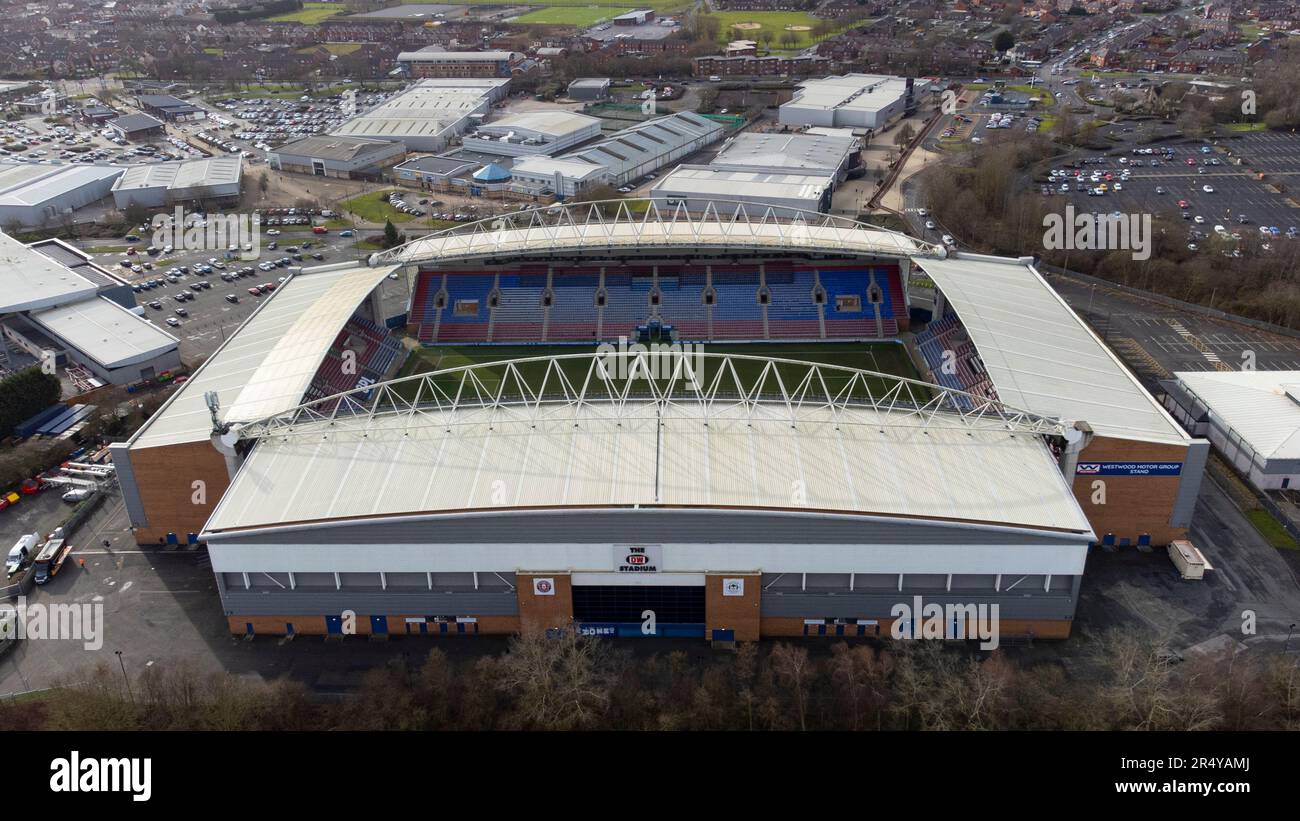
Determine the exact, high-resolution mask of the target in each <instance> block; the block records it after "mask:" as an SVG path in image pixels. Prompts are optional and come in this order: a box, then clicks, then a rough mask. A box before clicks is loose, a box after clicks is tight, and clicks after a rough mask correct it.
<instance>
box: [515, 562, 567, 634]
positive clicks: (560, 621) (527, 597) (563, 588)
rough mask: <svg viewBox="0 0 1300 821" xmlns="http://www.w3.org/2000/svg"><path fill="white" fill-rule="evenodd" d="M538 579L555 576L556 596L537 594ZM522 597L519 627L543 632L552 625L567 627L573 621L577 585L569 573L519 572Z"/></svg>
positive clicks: (520, 595) (520, 598) (521, 629)
mask: <svg viewBox="0 0 1300 821" xmlns="http://www.w3.org/2000/svg"><path fill="white" fill-rule="evenodd" d="M534 579H551V580H552V582H553V583H554V584H555V595H554V596H538V595H536V594H534V593H533V580H534ZM515 582H516V585H517V590H516V592H517V594H518V596H519V630H520V632H523V633H539V632H542V631H545V630H548V629H551V628H567V627H568V626H569V623H570V622H572V621H573V584H572V581H571V580H570V578H569V577H568V575H562V574H559V573H532V574H524V573H519V574H516V576H515Z"/></svg>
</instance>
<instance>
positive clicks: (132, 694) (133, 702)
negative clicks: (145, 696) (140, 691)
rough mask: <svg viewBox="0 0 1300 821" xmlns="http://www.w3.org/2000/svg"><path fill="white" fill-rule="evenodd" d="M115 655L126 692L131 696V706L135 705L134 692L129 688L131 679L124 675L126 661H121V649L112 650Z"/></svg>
mask: <svg viewBox="0 0 1300 821" xmlns="http://www.w3.org/2000/svg"><path fill="white" fill-rule="evenodd" d="M113 652H114V653H115V654H116V655H117V663H118V664H119V665H121V667H122V681H124V682H126V693H127V695H129V696H130V697H131V706H133V707H134V706H135V692H134V691H132V690H131V679H130V678H128V677H127V675H126V662H124V661H122V651H121V650H114V651H113Z"/></svg>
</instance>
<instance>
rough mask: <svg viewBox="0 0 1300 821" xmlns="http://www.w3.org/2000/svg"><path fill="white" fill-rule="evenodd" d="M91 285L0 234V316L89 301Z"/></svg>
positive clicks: (65, 268) (51, 260)
mask: <svg viewBox="0 0 1300 821" xmlns="http://www.w3.org/2000/svg"><path fill="white" fill-rule="evenodd" d="M96 291H97V289H96V287H95V283H93V282H91V281H90V280H88V279H86V278H85V277H83V276H80V275H79V274H76V273H74V272H73V271H71V270H70V269H68V268H67V267H65V266H63V265H60V264H59V263H57V262H55V261H54V260H53V259H51V258H50V257H48V256H46V255H45V254H41V253H38V252H36V251H34V250H32V249H31V248H28V247H27V246H26V245H23V244H22V243H21V242H19V241H18V240H16V239H14V238H13V237H11V236H9V235H8V234H5V233H0V314H7V313H15V312H17V311H33V310H39V309H41V308H48V307H51V306H54V305H59V304H63V303H69V302H76V301H79V300H83V299H89V298H91V297H93V296H94V295H95V293H96Z"/></svg>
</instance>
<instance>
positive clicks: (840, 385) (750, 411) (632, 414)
mask: <svg viewBox="0 0 1300 821" xmlns="http://www.w3.org/2000/svg"><path fill="white" fill-rule="evenodd" d="M666 347H667V348H668V349H667V350H661V351H644V350H631V351H620V349H618V348H614V347H613V346H610V345H606V346H602V348H601V349H599V350H597V351H595V352H587V353H578V354H561V355H554V356H537V357H527V358H522V359H511V360H502V361H496V362H480V363H476V364H472V365H464V366H460V367H457V368H449V369H446V370H441V371H430V372H427V373H422V374H415V375H411V376H405V377H399V378H396V379H390V380H387V381H384V382H379V383H374V384H370V385H366V386H362V387H357V388H353V389H352V390H350V391H345V392H343V393H339V394H334V395H332V396H327V397H324V398H321V399H316V400H313V401H311V402H305V403H302V404H300V405H298V406H297V407H294V408H291V409H289V410H286V411H284V412H282V413H278V414H275V415H273V416H268V417H263V418H260V419H254V420H248V421H246V422H243V423H240V422H238V421H237V420H230V421H234V422H235V424H234V428H235V432H236V436H237V438H238V439H239V440H256V439H262V438H268V437H290V436H320V435H321V434H322V432H328V434H329V435H330V436H331V437H333V436H335V435H337V434H340V433H355V434H359V435H360V436H362V437H364V436H365V435H366V433H367V431H368V430H370V428H371V426H372V425H373V424H374V423H375V421H376V420H378V419H383V420H385V421H388V420H390V419H391V418H392V417H394V416H401V415H404V416H406V417H407V421H406V423H405V425H406V426H407V427H408V428H409V427H417V426H421V425H431V426H432V425H436V426H442V427H445V428H448V429H450V428H452V427H454V426H455V425H457V424H458V423H459V422H458V420H457V412H459V411H464V410H471V409H472V410H475V411H476V412H477V411H481V410H483V409H487V410H489V411H490V412H491V413H492V414H493V418H497V417H498V416H499V418H501V419H502V420H503V421H504V420H510V421H516V422H518V421H525V422H529V423H531V424H533V425H536V424H537V423H538V422H541V421H555V420H556V419H562V420H564V421H566V422H571V423H572V424H573V425H574V426H581V424H582V423H583V421H584V420H585V419H591V418H596V417H599V418H601V419H608V418H609V416H610V412H611V411H612V412H613V414H614V416H615V418H616V419H618V420H632V419H648V418H658V416H659V414H660V413H661V411H662V409H663V408H664V407H665V406H669V405H672V406H678V407H694V408H695V409H696V412H698V414H699V416H700V418H701V419H702V421H703V423H704V424H705V425H707V424H708V422H709V419H710V417H711V416H714V415H718V414H723V413H724V412H725V413H728V414H734V413H735V412H736V411H737V409H739V410H740V411H741V412H743V413H745V414H746V415H747V416H748V417H749V418H751V419H752V418H753V415H754V414H755V413H756V412H760V411H761V412H763V413H764V414H766V415H768V416H770V414H771V413H773V412H775V413H779V414H782V415H783V416H784V417H785V418H788V421H789V423H790V425H791V426H792V427H793V426H797V425H798V424H799V422H800V421H801V419H803V418H804V416H805V415H806V414H807V413H809V412H822V413H826V414H829V415H830V416H831V417H832V418H833V419H834V420H835V422H836V424H841V423H843V424H869V425H873V426H876V427H889V426H895V427H898V426H908V427H923V428H930V427H947V428H964V429H967V430H974V429H982V430H991V429H992V430H1005V431H1008V432H1017V433H1030V434H1037V435H1064V433H1065V430H1066V428H1067V427H1069V426H1070V423H1068V422H1066V421H1063V420H1061V419H1056V418H1052V417H1047V416H1042V415H1039V414H1035V413H1031V412H1029V411H1025V410H1021V409H1018V408H1012V407H1010V406H1008V405H1005V404H1004V403H1002V402H1000V401H998V400H996V399H990V398H987V397H983V396H978V395H975V394H970V393H965V392H963V391H958V390H954V389H951V388H946V387H943V386H941V385H933V384H930V383H927V382H923V381H921V380H917V379H910V378H907V377H901V376H895V375H892V374H885V373H879V372H876V371H868V370H863V369H859V368H852V367H849V366H845V365H827V364H822V363H817V362H807V361H802V360H793V359H782V358H775V357H762V356H749V355H742V354H712V353H707V352H703V351H699V352H696V351H692V350H689V349H688V350H684V351H683V350H682V349H681V347H680V346H666ZM849 410H855V411H863V410H870V411H874V412H875V413H873V414H870V415H863V414H861V413H853V414H846V411H849ZM481 423H482V415H481V413H476V414H475V416H474V420H473V424H481Z"/></svg>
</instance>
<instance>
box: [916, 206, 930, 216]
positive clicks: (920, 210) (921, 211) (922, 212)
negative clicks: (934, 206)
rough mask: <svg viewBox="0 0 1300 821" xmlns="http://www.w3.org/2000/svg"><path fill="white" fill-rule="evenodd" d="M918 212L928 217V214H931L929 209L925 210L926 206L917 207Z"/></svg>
mask: <svg viewBox="0 0 1300 821" xmlns="http://www.w3.org/2000/svg"><path fill="white" fill-rule="evenodd" d="M916 213H917V214H918V215H919V216H922V217H928V216H930V212H929V211H927V210H925V209H924V208H918V209H916Z"/></svg>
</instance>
